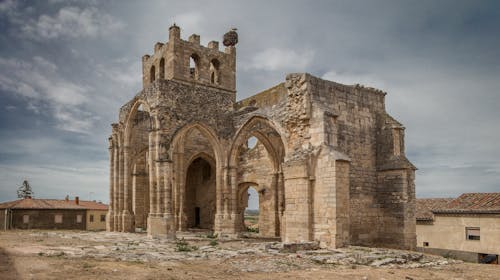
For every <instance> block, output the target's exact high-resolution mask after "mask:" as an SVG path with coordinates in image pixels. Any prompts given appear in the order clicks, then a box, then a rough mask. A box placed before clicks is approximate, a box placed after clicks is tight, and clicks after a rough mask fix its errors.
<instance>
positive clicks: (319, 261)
mask: <svg viewBox="0 0 500 280" xmlns="http://www.w3.org/2000/svg"><path fill="white" fill-rule="evenodd" d="M32 235H34V236H37V237H47V238H52V237H53V238H64V239H72V240H74V241H75V245H74V246H68V245H67V244H65V245H64V246H63V245H52V246H45V247H44V246H40V252H39V253H38V255H40V256H53V257H65V258H95V259H112V260H119V261H129V262H141V263H146V262H160V263H161V262H165V261H184V260H186V261H195V260H217V261H220V262H223V263H227V264H230V265H231V267H233V268H234V269H235V271H246V272H251V271H255V272H257V271H258V272H279V271H289V270H296V269H301V270H307V269H314V268H315V267H316V268H317V267H318V266H328V265H330V266H348V267H355V266H357V265H360V266H372V267H390V268H418V267H436V266H441V265H447V264H450V263H457V262H459V261H455V260H449V259H445V258H442V257H438V256H432V255H425V254H422V253H418V252H411V251H402V250H393V249H383V248H368V247H358V246H350V247H348V248H340V249H335V250H328V249H319V246H318V244H317V243H315V242H305V243H291V244H283V243H280V242H264V241H260V240H258V239H232V240H228V239H217V237H216V236H214V235H212V234H208V235H203V234H187V233H185V234H183V236H182V239H180V240H176V241H169V240H163V239H150V238H148V237H147V236H146V235H145V234H131V233H116V232H97V233H94V232H41V233H33V234H32ZM78 244H79V245H78Z"/></svg>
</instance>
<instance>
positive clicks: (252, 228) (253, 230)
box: [247, 227, 259, 233]
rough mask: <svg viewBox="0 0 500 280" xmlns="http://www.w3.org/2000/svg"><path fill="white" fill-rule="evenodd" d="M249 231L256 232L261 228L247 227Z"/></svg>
mask: <svg viewBox="0 0 500 280" xmlns="http://www.w3.org/2000/svg"><path fill="white" fill-rule="evenodd" d="M247 231H248V232H254V233H259V228H258V227H247Z"/></svg>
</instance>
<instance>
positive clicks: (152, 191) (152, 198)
mask: <svg viewBox="0 0 500 280" xmlns="http://www.w3.org/2000/svg"><path fill="white" fill-rule="evenodd" d="M148 155H149V157H148V166H149V214H148V235H150V236H151V223H152V221H153V219H154V217H155V216H156V214H157V212H156V211H157V210H156V209H157V206H156V202H157V200H156V196H157V193H156V176H155V174H156V172H155V165H156V164H155V163H156V137H155V130H150V131H149V152H148Z"/></svg>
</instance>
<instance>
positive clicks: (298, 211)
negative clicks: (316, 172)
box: [282, 160, 312, 243]
mask: <svg viewBox="0 0 500 280" xmlns="http://www.w3.org/2000/svg"><path fill="white" fill-rule="evenodd" d="M284 175H285V176H284V178H285V192H286V194H285V196H286V204H287V207H286V210H285V214H284V227H285V235H284V236H283V238H282V240H283V241H284V242H287V243H288V242H304V241H310V240H311V232H312V231H311V194H310V191H311V186H310V181H309V173H308V164H307V161H305V160H297V161H293V162H288V163H285V165H284Z"/></svg>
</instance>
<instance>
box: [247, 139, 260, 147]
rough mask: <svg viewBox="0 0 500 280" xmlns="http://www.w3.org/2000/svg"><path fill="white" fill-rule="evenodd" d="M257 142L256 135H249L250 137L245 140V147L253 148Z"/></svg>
mask: <svg viewBox="0 0 500 280" xmlns="http://www.w3.org/2000/svg"><path fill="white" fill-rule="evenodd" d="M257 142H258V140H257V137H255V136H251V137H250V138H248V140H247V147H248V148H249V149H253V148H255V146H257Z"/></svg>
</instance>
